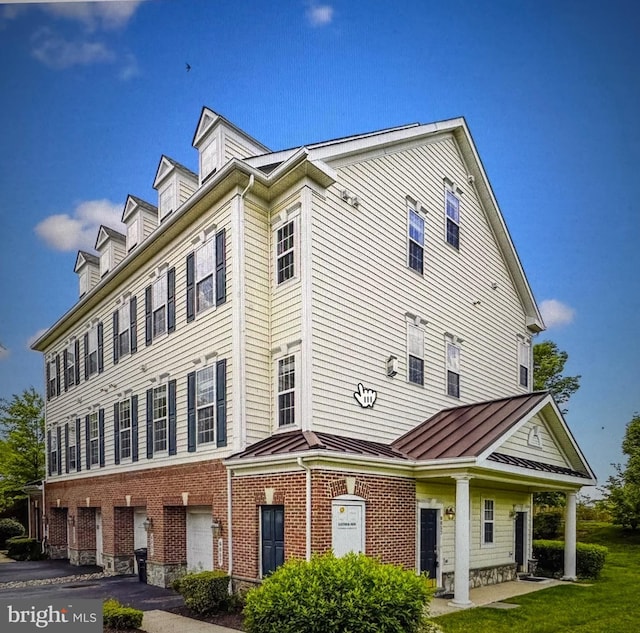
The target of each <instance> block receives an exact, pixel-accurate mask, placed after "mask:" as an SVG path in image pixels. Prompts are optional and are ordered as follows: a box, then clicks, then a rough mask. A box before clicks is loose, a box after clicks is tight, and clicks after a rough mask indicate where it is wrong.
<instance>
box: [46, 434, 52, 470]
mask: <svg viewBox="0 0 640 633" xmlns="http://www.w3.org/2000/svg"><path fill="white" fill-rule="evenodd" d="M47 458H48V459H47V466H48V471H49V475H51V431H47Z"/></svg>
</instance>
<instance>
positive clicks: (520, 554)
mask: <svg viewBox="0 0 640 633" xmlns="http://www.w3.org/2000/svg"><path fill="white" fill-rule="evenodd" d="M526 535H527V513H526V512H517V513H516V566H517V569H518V571H523V570H524V569H525V565H524V563H525V560H524V559H525V542H526Z"/></svg>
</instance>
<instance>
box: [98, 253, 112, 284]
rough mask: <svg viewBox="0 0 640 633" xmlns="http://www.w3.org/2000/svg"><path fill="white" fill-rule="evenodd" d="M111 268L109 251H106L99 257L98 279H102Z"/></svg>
mask: <svg viewBox="0 0 640 633" xmlns="http://www.w3.org/2000/svg"><path fill="white" fill-rule="evenodd" d="M110 268H111V250H110V249H109V248H107V250H106V251H105V252H104V253H102V255H100V277H104V276H105V275H106V274H107V273H108V272H109V270H110Z"/></svg>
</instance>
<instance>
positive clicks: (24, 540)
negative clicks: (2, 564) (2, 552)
mask: <svg viewBox="0 0 640 633" xmlns="http://www.w3.org/2000/svg"><path fill="white" fill-rule="evenodd" d="M7 556H8V557H9V558H13V559H14V560H42V559H43V558H47V555H46V554H45V553H43V552H42V543H41V542H40V541H37V540H36V539H34V538H29V537H28V536H14V537H13V538H10V539H9V540H8V541H7Z"/></svg>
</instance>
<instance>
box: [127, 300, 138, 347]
mask: <svg viewBox="0 0 640 633" xmlns="http://www.w3.org/2000/svg"><path fill="white" fill-rule="evenodd" d="M129 318H130V320H129V328H130V329H129V346H130V347H131V353H132V354H133V353H134V352H137V351H138V299H137V298H136V297H131V300H130V301H129Z"/></svg>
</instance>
